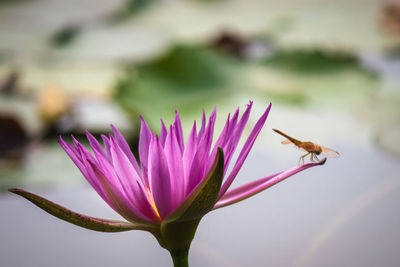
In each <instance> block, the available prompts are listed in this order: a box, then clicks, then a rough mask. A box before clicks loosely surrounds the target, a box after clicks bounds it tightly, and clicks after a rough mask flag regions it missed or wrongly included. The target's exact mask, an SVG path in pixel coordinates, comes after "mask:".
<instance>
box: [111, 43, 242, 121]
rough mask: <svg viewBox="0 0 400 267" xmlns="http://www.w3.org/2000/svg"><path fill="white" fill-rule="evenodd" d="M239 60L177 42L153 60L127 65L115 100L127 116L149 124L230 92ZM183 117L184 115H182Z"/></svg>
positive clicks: (208, 103) (209, 103) (196, 109)
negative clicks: (144, 117)
mask: <svg viewBox="0 0 400 267" xmlns="http://www.w3.org/2000/svg"><path fill="white" fill-rule="evenodd" d="M238 67H239V63H238V62H237V61H236V60H235V59H232V58H229V57H227V56H224V55H222V54H220V53H218V52H216V51H213V50H211V49H208V48H204V47H195V46H183V45H178V46H175V47H174V48H173V49H171V50H170V51H169V52H168V53H166V54H165V55H163V56H162V57H160V58H158V59H156V60H154V61H153V62H150V63H147V64H145V65H141V66H138V67H136V68H135V67H131V68H129V69H128V70H127V72H126V75H125V76H124V77H122V78H121V79H120V80H119V81H118V83H117V85H116V90H115V95H114V97H115V99H116V101H117V102H118V103H120V104H121V105H122V106H123V107H124V108H125V109H126V110H127V111H128V112H129V113H130V114H131V115H132V118H138V113H142V114H143V115H144V116H146V119H147V120H148V122H149V123H150V124H151V125H152V126H155V125H158V124H159V118H160V117H162V118H166V119H167V120H168V119H172V116H173V115H174V114H173V112H171V111H172V110H174V109H177V110H178V111H179V112H180V113H185V116H186V115H188V114H190V113H192V114H193V112H196V116H197V115H198V112H199V110H201V109H202V108H207V107H211V106H213V105H215V104H216V103H217V102H221V101H223V100H225V99H226V98H229V96H231V95H232V94H233V91H234V90H235V88H238V87H237V85H235V80H236V79H235V73H236V71H237V69H238ZM186 117H187V116H186Z"/></svg>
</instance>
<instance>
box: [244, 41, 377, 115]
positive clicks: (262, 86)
mask: <svg viewBox="0 0 400 267" xmlns="http://www.w3.org/2000/svg"><path fill="white" fill-rule="evenodd" d="M253 72H254V71H253ZM256 72H257V73H258V74H257V76H264V77H268V79H264V80H261V82H260V83H259V84H257V85H256V88H257V89H258V90H259V91H262V92H264V93H265V94H267V95H272V96H275V97H276V98H277V100H281V101H285V102H288V103H296V102H297V104H309V105H326V104H335V105H336V106H338V107H340V108H349V109H351V110H353V108H354V107H357V104H360V103H363V101H366V100H367V97H368V95H369V94H370V93H371V92H374V91H376V90H377V89H378V88H379V79H378V76H377V75H376V74H375V73H374V72H373V71H371V70H369V69H367V68H365V67H363V66H362V65H361V64H360V63H359V60H358V59H357V57H356V56H353V55H351V54H337V53H334V54H332V53H328V52H326V51H324V50H319V49H316V50H283V51H278V52H276V53H275V54H274V55H272V56H271V57H269V58H268V59H266V60H264V61H263V62H262V63H261V65H260V66H259V67H258V68H257V69H256ZM251 75H254V73H253V74H251ZM294 100H295V101H294ZM353 111H354V110H353Z"/></svg>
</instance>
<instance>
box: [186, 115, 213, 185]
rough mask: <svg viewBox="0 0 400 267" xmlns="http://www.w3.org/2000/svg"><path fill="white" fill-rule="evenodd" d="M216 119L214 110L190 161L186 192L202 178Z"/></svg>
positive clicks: (205, 170) (206, 170)
mask: <svg viewBox="0 0 400 267" xmlns="http://www.w3.org/2000/svg"><path fill="white" fill-rule="evenodd" d="M215 119H216V108H214V111H213V113H212V114H211V115H210V118H209V121H208V125H207V128H206V130H205V131H204V134H203V136H202V138H201V139H200V141H199V143H198V147H197V151H196V154H195V156H194V158H193V161H192V166H191V169H190V172H189V177H190V178H189V180H188V182H189V183H188V187H187V189H186V191H187V192H191V191H192V190H193V188H194V187H196V186H197V184H198V183H199V182H200V181H201V179H203V178H204V175H205V173H206V172H208V169H206V168H207V160H208V156H209V153H210V148H211V144H212V138H213V133H214V125H215Z"/></svg>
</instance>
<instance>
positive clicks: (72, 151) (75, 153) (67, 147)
mask: <svg viewBox="0 0 400 267" xmlns="http://www.w3.org/2000/svg"><path fill="white" fill-rule="evenodd" d="M59 143H60V145H61V147H62V148H63V149H64V151H65V152H66V153H67V154H68V156H69V157H70V158H71V160H72V161H73V162H74V163H75V165H76V166H77V167H78V169H79V170H80V171H81V173H82V174H83V176H84V177H85V178H86V180H87V181H88V183H89V184H90V185H91V186H92V187H93V188H94V189H95V190H96V192H97V193H98V194H99V195H100V196H101V197H102V198H103V199H105V200H106V198H105V195H104V192H103V189H102V187H101V184H100V183H99V182H98V180H97V178H96V177H93V176H92V175H90V173H89V172H88V171H87V169H86V167H85V164H84V163H83V160H82V156H81V153H80V152H79V150H78V149H77V148H75V147H73V146H72V145H71V144H68V143H67V142H65V141H64V140H63V139H62V138H61V136H60V139H59Z"/></svg>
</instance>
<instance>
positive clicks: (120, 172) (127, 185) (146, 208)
mask: <svg viewBox="0 0 400 267" xmlns="http://www.w3.org/2000/svg"><path fill="white" fill-rule="evenodd" d="M111 155H112V163H113V166H114V170H115V174H116V176H117V177H118V179H119V181H120V183H121V185H122V189H123V190H124V192H125V194H126V196H127V197H129V199H130V200H131V202H132V203H134V205H135V206H136V207H137V208H138V209H139V210H140V211H141V213H143V214H145V215H146V216H147V217H149V218H152V219H153V220H154V219H155V218H157V214H156V213H155V211H154V209H153V207H152V205H151V203H150V200H149V198H148V194H147V192H146V191H145V189H144V187H143V185H141V184H142V179H141V178H140V176H139V174H138V173H137V172H136V170H135V169H134V168H133V166H132V164H131V162H130V161H129V159H128V158H127V156H126V155H125V154H124V152H123V151H122V149H121V148H120V147H119V146H118V144H117V143H116V142H115V140H114V139H111Z"/></svg>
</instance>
